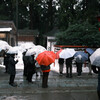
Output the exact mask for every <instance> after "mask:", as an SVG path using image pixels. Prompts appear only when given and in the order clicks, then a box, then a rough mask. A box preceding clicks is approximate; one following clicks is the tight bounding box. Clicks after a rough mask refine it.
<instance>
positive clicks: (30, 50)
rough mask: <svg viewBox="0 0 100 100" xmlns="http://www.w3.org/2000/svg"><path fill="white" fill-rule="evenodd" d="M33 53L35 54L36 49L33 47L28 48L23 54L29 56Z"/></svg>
mask: <svg viewBox="0 0 100 100" xmlns="http://www.w3.org/2000/svg"><path fill="white" fill-rule="evenodd" d="M33 54H36V51H34V49H32V48H31V49H28V51H27V52H26V54H25V56H31V55H33Z"/></svg>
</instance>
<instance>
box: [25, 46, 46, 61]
mask: <svg viewBox="0 0 100 100" xmlns="http://www.w3.org/2000/svg"><path fill="white" fill-rule="evenodd" d="M43 51H46V49H45V48H44V47H43V46H40V45H37V46H34V47H32V48H31V49H28V51H27V52H26V56H30V55H33V54H35V59H36V57H37V56H38V54H39V53H42V52H43Z"/></svg>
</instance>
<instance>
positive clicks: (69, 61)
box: [66, 57, 73, 78]
mask: <svg viewBox="0 0 100 100" xmlns="http://www.w3.org/2000/svg"><path fill="white" fill-rule="evenodd" d="M72 60H73V57H71V58H68V59H66V77H70V78H72Z"/></svg>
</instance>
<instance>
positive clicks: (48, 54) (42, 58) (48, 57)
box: [36, 51, 56, 88]
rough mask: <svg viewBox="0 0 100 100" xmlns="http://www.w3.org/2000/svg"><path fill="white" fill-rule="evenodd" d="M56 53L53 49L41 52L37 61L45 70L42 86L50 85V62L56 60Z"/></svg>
mask: <svg viewBox="0 0 100 100" xmlns="http://www.w3.org/2000/svg"><path fill="white" fill-rule="evenodd" d="M55 58H56V55H55V53H54V52H53V51H44V52H42V53H40V54H39V55H38V56H37V58H36V61H37V62H38V64H39V65H40V67H41V70H42V72H43V76H42V88H47V87H48V76H49V72H50V64H52V63H54V62H55Z"/></svg>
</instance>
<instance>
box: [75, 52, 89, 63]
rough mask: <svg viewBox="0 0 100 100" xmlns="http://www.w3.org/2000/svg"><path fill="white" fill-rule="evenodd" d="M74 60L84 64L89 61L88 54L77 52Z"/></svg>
mask: <svg viewBox="0 0 100 100" xmlns="http://www.w3.org/2000/svg"><path fill="white" fill-rule="evenodd" d="M74 58H75V59H76V61H77V62H82V63H84V62H85V61H87V60H88V54H86V53H85V52H83V51H77V52H76V53H75V55H74Z"/></svg>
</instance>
